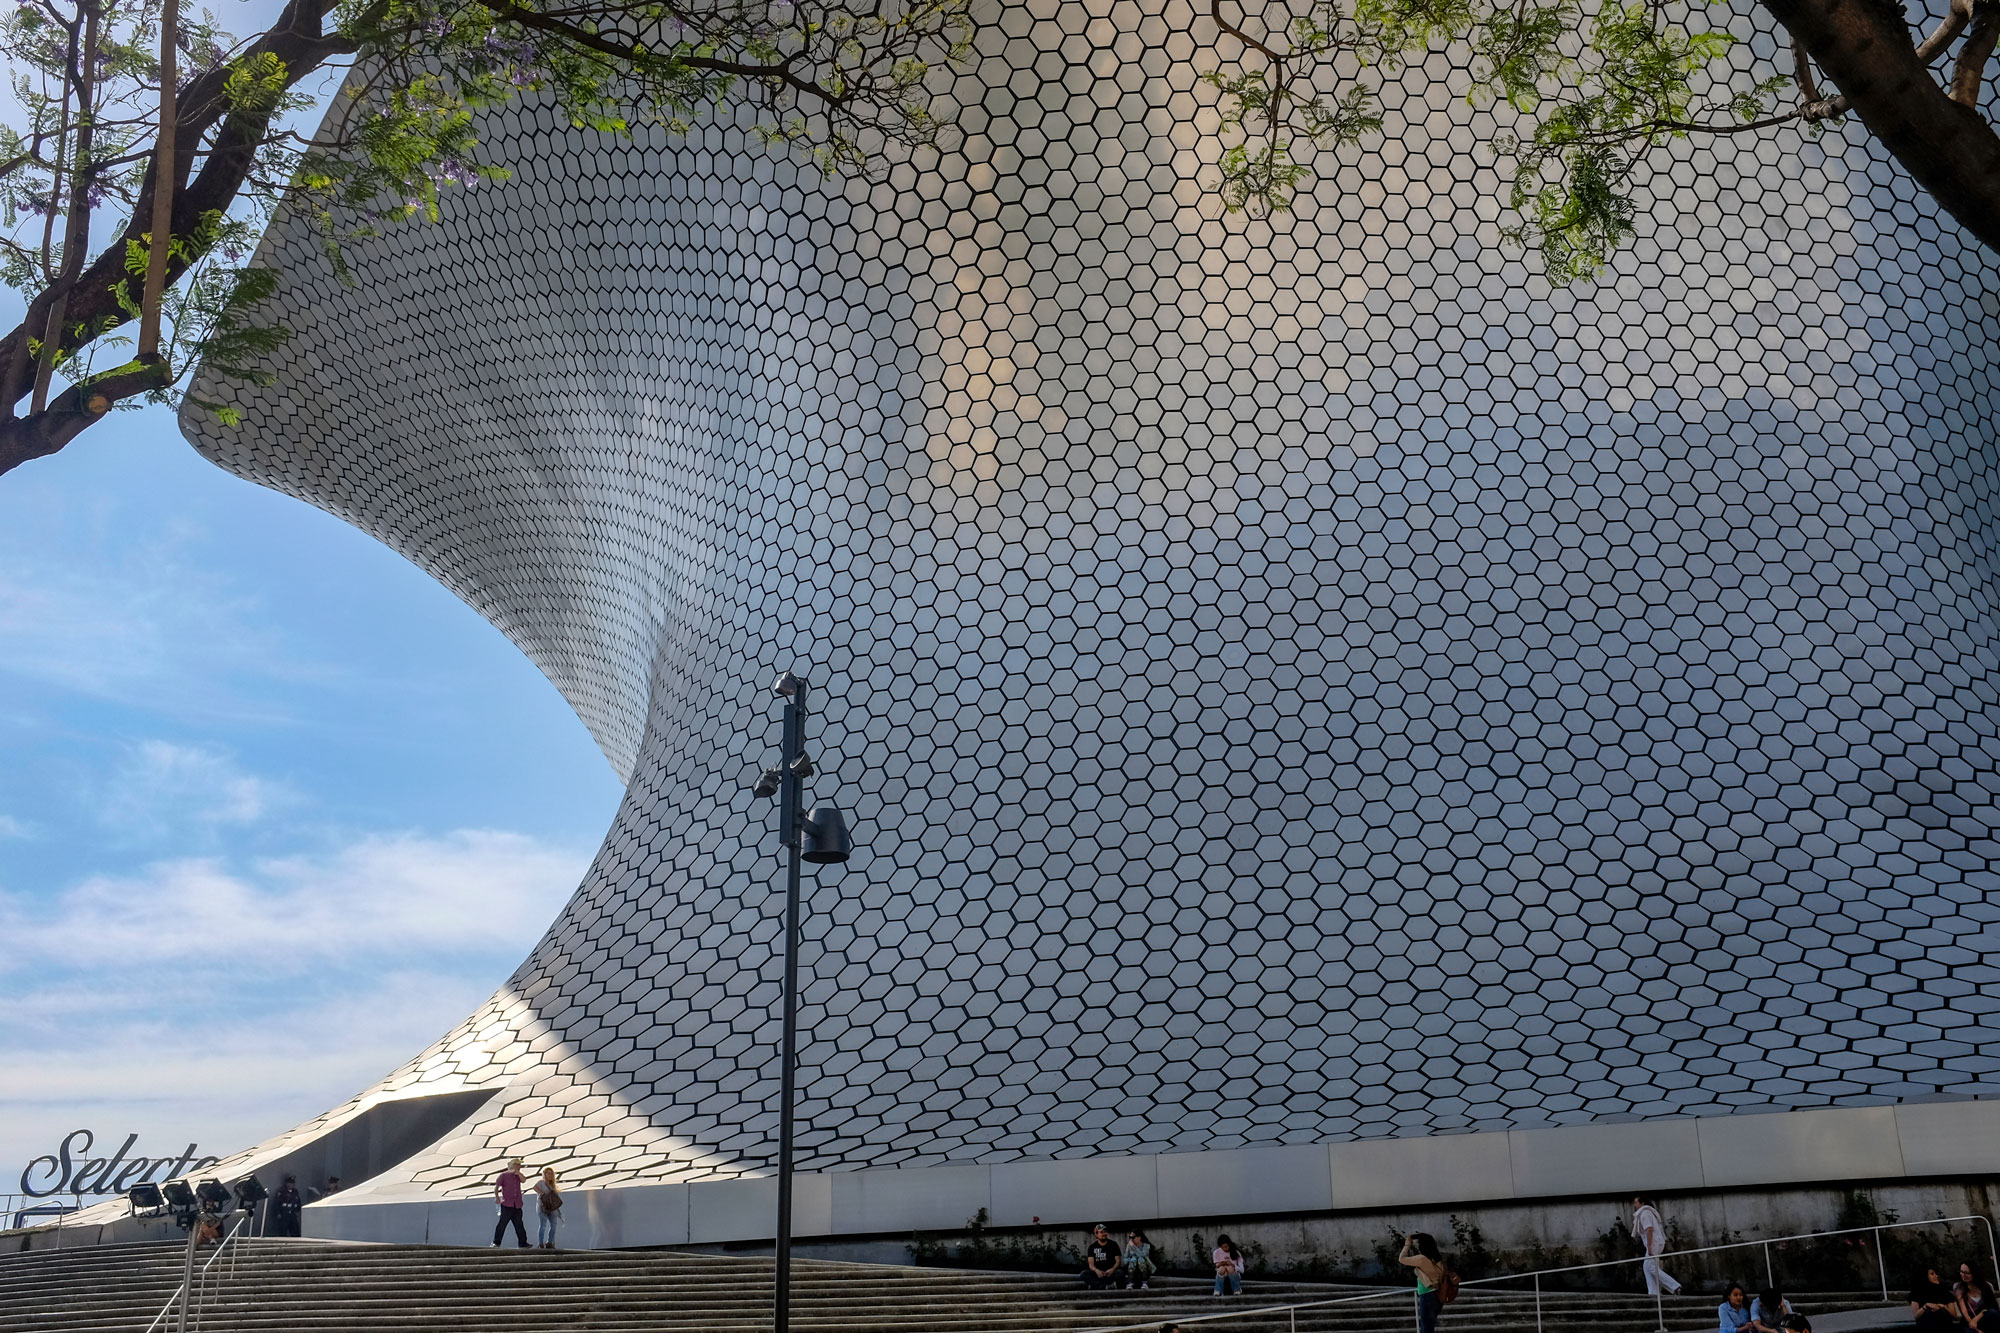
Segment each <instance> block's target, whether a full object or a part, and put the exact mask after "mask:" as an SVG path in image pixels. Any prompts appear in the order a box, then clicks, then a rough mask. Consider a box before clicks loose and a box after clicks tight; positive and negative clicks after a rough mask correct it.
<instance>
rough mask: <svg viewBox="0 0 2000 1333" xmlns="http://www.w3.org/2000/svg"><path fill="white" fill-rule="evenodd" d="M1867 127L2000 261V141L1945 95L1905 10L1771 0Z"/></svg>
mask: <svg viewBox="0 0 2000 1333" xmlns="http://www.w3.org/2000/svg"><path fill="white" fill-rule="evenodd" d="M1762 3H1763V6H1764V8H1766V9H1768V10H1769V11H1770V12H1771V13H1772V15H1774V16H1775V17H1776V18H1777V20H1778V21H1779V22H1780V23H1782V24H1784V25H1785V27H1786V28H1787V29H1788V30H1789V31H1790V32H1791V34H1792V36H1793V37H1794V38H1795V39H1797V41H1798V42H1799V44H1800V45H1801V46H1803V47H1804V48H1805V49H1806V51H1807V52H1808V53H1809V54H1810V55H1811V56H1812V58H1813V59H1814V60H1815V61H1816V62H1818V64H1819V67H1820V69H1821V70H1822V71H1824V72H1825V74H1826V76H1827V77H1828V78H1830V79H1832V80H1833V81H1834V82H1835V83H1836V84H1838V85H1839V86H1840V91H1841V92H1843V93H1845V94H1846V95H1847V98H1848V101H1849V103H1850V104H1851V105H1852V106H1853V108H1854V112H1855V114H1856V115H1858V116H1860V117H1861V123H1862V124H1864V125H1866V126H1867V127H1868V129H1869V131H1870V132H1871V133H1872V134H1874V136H1875V137H1876V138H1878V139H1880V140H1881V141H1882V145H1883V147H1885V148H1887V149H1888V150H1889V151H1890V152H1891V153H1893V154H1894V155H1895V157H1896V160H1897V161H1898V162H1901V163H1902V164H1903V167H1904V169H1905V170H1907V171H1908V172H1909V173H1910V175H1911V176H1912V177H1914V178H1915V180H1916V182H1917V184H1918V185H1921V186H1922V187H1923V188H1924V189H1925V190H1928V191H1929V192H1930V195H1931V197H1932V198H1934V199H1936V200H1937V202H1938V203H1939V205H1940V206H1942V207H1943V208H1944V210H1945V211H1946V212H1948V213H1950V214H1951V215H1952V216H1953V217H1955V218H1957V219H1958V220H1959V222H1960V223H1961V224H1962V225H1963V226H1964V227H1965V229H1966V230H1967V231H1969V232H1971V233H1972V234H1973V235H1974V236H1976V237H1978V238H1979V239H1980V240H1981V241H1983V242H1985V244H1986V247H1987V248H1988V249H1990V250H1992V251H1994V252H1995V253H2000V134H1996V133H1994V130H1993V126H1992V125H1990V124H1988V123H1987V120H1986V118H1985V117H1984V116H1982V115H1980V114H1979V112H1977V111H1975V110H1973V109H1972V108H1971V107H1969V106H1962V105H1960V104H1959V103H1957V102H1954V101H1952V100H1951V98H1950V97H1948V96H1946V95H1945V91H1944V89H1942V88H1940V87H1939V86H1938V81H1937V76H1936V75H1935V74H1933V73H1932V72H1931V71H1930V70H1929V69H1928V68H1926V67H1925V65H1924V64H1923V62H1922V61H1920V60H1918V59H1917V50H1916V46H1915V44H1914V43H1913V42H1912V41H1911V40H1910V29H1909V25H1908V23H1907V21H1906V20H1905V19H1904V17H1903V11H1902V8H1901V6H1899V5H1891V4H1886V3H1883V0H1762Z"/></svg>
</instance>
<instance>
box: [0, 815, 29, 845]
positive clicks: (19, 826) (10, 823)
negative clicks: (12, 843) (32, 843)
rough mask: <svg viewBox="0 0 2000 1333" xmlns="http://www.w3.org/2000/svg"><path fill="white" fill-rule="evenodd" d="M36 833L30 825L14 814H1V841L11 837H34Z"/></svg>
mask: <svg viewBox="0 0 2000 1333" xmlns="http://www.w3.org/2000/svg"><path fill="white" fill-rule="evenodd" d="M33 836H35V835H34V833H33V832H32V831H31V830H30V829H29V828H28V826H27V825H26V824H24V823H22V822H21V821H20V820H18V819H16V818H14V816H12V815H0V842H5V841H7V840H8V839H9V838H32V837H33Z"/></svg>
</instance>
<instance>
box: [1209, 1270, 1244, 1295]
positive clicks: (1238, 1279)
mask: <svg viewBox="0 0 2000 1333" xmlns="http://www.w3.org/2000/svg"><path fill="white" fill-rule="evenodd" d="M1215 1294H1216V1295H1218V1296H1241V1295H1242V1294H1243V1275H1242V1274H1241V1273H1217V1274H1216V1275H1215Z"/></svg>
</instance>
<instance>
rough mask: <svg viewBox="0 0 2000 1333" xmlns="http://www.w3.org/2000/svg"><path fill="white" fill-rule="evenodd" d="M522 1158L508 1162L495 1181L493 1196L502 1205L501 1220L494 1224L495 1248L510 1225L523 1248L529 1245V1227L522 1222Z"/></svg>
mask: <svg viewBox="0 0 2000 1333" xmlns="http://www.w3.org/2000/svg"><path fill="white" fill-rule="evenodd" d="M521 1184H522V1181H521V1159H520V1158H518V1157H516V1158H515V1159H514V1160H513V1161H511V1162H509V1163H507V1169H506V1170H505V1171H502V1172H501V1173H500V1178H499V1179H498V1180H496V1181H494V1182H493V1198H494V1201H495V1202H496V1203H498V1204H499V1205H500V1220H499V1221H498V1222H495V1223H494V1224H493V1248H494V1249H496V1250H497V1249H499V1248H500V1237H501V1236H503V1235H505V1234H506V1232H507V1228H508V1226H509V1225H510V1224H511V1225H512V1226H513V1228H514V1238H515V1239H516V1240H517V1241H519V1242H520V1247H521V1248H522V1249H524V1250H525V1249H527V1248H529V1246H528V1228H527V1227H525V1226H523V1225H522V1224H521Z"/></svg>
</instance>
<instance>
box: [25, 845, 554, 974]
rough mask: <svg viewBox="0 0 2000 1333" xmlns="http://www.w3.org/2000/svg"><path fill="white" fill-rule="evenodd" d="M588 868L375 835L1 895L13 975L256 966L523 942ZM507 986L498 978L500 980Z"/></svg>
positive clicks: (512, 850) (533, 848)
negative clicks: (68, 963) (49, 970)
mask: <svg viewBox="0 0 2000 1333" xmlns="http://www.w3.org/2000/svg"><path fill="white" fill-rule="evenodd" d="M584 864H585V861H584V858H583V857H581V856H580V855H579V854H578V853H577V852H575V851H574V850H567V849H558V848H555V847H551V846H548V845H547V844H544V843H541V842H539V841H537V840H536V839H533V838H529V837H524V836H522V835H520V834H515V833H502V832H495V831H490V830H462V831H460V832H457V833H452V834H449V835H447V836H445V837H442V838H437V837H423V836H418V835H415V834H401V835H387V836H374V837H368V838H364V839H362V840H360V841H358V842H354V843H351V844H349V845H348V846H345V847H342V848H340V849H338V850H336V851H334V852H333V853H331V854H328V855H324V856H294V857H285V858H274V859H267V860H262V861H258V862H256V863H254V865H253V866H252V867H251V868H250V869H249V870H248V871H247V872H238V871H235V870H232V869H230V868H229V867H228V866H227V865H226V864H225V863H224V862H222V861H219V860H215V859H207V858H203V859H189V860H177V861H163V862H160V863H158V864H156V865H153V866H150V867H148V868H147V870H146V871H145V872H143V873H142V874H140V875H136V876H96V877H93V878H91V879H87V880H85V881H84V882H82V883H81V884H78V885H76V886H75V887H74V888H71V889H68V890H65V891H63V892H62V893H59V894H56V895H54V897H53V899H43V898H30V897H28V896H26V895H24V894H9V893H0V939H5V940H7V941H8V947H7V949H6V951H5V952H4V954H0V972H4V971H7V970H10V969H14V970H18V969H20V968H22V967H33V966H35V965H37V964H46V963H48V962H51V961H55V960H61V959H64V958H78V957H94V958H99V959H104V960H117V962H118V964H119V965H120V966H137V965H141V964H174V963H177V962H183V961H186V960H188V959H192V958H201V957H211V956H221V957H226V958H229V959H231V960H233V961H232V964H231V965H232V966H234V967H239V968H243V967H247V968H249V969H250V970H252V971H257V970H268V969H283V968H285V967H288V966H290V965H292V964H294V963H302V962H307V961H312V962H325V961H328V960H349V961H353V960H361V959H365V958H367V957H377V958H381V959H396V958H407V957H411V956H414V955H419V954H422V955H430V954H436V953H443V954H447V955H454V954H456V955H462V954H469V953H481V952H485V951H487V950H491V949H496V948H502V947H516V948H519V949H520V950H521V951H522V952H524V953H525V951H526V949H527V948H528V946H529V945H531V944H533V942H534V940H535V937H536V933H537V932H538V931H539V930H540V929H541V927H543V926H544V925H546V924H547V922H548V921H549V919H550V918H551V917H552V916H553V915H554V914H555V910H556V908H557V907H558V906H560V904H561V903H562V901H563V899H564V897H565V896H567V894H568V893H569V892H570V891H571V890H573V889H574V888H575V886H576V883H577V880H578V878H579V877H580V874H581V871H582V869H583V867H584ZM499 980H500V978H497V977H496V978H495V984H497V983H498V981H499Z"/></svg>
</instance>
